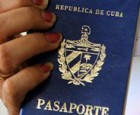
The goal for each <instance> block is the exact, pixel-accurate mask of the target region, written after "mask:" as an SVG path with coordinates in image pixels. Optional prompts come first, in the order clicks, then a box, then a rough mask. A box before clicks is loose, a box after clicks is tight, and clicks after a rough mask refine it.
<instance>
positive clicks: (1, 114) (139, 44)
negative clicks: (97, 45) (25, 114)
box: [0, 13, 140, 115]
mask: <svg viewBox="0 0 140 115" xmlns="http://www.w3.org/2000/svg"><path fill="white" fill-rule="evenodd" d="M139 15H140V13H139ZM133 55H134V57H133V63H132V69H131V75H130V83H129V90H128V97H127V103H126V112H125V115H140V75H139V71H140V69H139V68H140V16H139V19H138V27H137V33H136V42H135V47H134V54H133ZM0 115H7V112H6V108H5V107H4V106H3V104H2V102H1V100H0Z"/></svg>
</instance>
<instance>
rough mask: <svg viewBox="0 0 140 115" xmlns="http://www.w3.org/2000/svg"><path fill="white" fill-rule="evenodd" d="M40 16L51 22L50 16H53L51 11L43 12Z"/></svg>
mask: <svg viewBox="0 0 140 115" xmlns="http://www.w3.org/2000/svg"><path fill="white" fill-rule="evenodd" d="M42 16H43V19H44V20H45V21H46V22H51V21H52V18H53V14H52V13H50V12H43V13H42Z"/></svg>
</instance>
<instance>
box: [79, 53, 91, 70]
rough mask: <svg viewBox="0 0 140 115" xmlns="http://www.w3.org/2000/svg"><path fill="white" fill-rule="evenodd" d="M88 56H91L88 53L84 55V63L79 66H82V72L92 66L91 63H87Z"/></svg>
mask: <svg viewBox="0 0 140 115" xmlns="http://www.w3.org/2000/svg"><path fill="white" fill-rule="evenodd" d="M90 58H91V55H89V54H85V55H84V59H85V60H86V63H83V64H81V67H82V68H81V71H82V72H87V71H88V70H89V69H90V68H91V67H92V64H90V63H88V61H89V60H90Z"/></svg>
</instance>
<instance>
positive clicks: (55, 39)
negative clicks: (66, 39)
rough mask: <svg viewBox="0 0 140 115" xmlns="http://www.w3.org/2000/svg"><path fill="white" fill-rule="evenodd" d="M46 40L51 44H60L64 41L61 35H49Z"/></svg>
mask: <svg viewBox="0 0 140 115" xmlns="http://www.w3.org/2000/svg"><path fill="white" fill-rule="evenodd" d="M46 38H47V40H48V42H50V43H59V42H61V40H62V34H60V33H48V34H46Z"/></svg>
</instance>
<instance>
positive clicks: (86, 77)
mask: <svg viewBox="0 0 140 115" xmlns="http://www.w3.org/2000/svg"><path fill="white" fill-rule="evenodd" d="M139 3H140V1H139V0H125V1H122V0H117V1H116V0H88V1H87V0H51V1H50V3H49V7H48V9H47V10H48V11H50V12H54V13H55V14H56V15H57V18H58V20H57V23H56V24H55V26H54V27H53V28H51V29H50V30H49V32H60V33H62V34H63V41H62V43H61V45H60V47H59V48H58V49H57V50H55V51H53V52H49V53H45V54H41V55H39V56H37V57H35V58H33V59H32V60H31V63H33V64H34V63H37V62H45V61H51V62H52V63H53V64H54V69H53V71H52V73H51V75H50V77H49V79H48V80H46V81H45V82H44V83H42V84H41V85H39V86H38V87H36V88H35V89H34V90H33V91H31V92H30V93H29V94H28V95H27V97H26V99H25V101H24V103H23V104H22V108H21V113H20V114H21V115H65V114H73V115H122V114H124V108H125V99H126V91H127V85H128V84H127V83H128V79H129V71H130V65H131V57H132V52H133V45H134V38H135V31H136V24H137V17H138V10H139Z"/></svg>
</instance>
